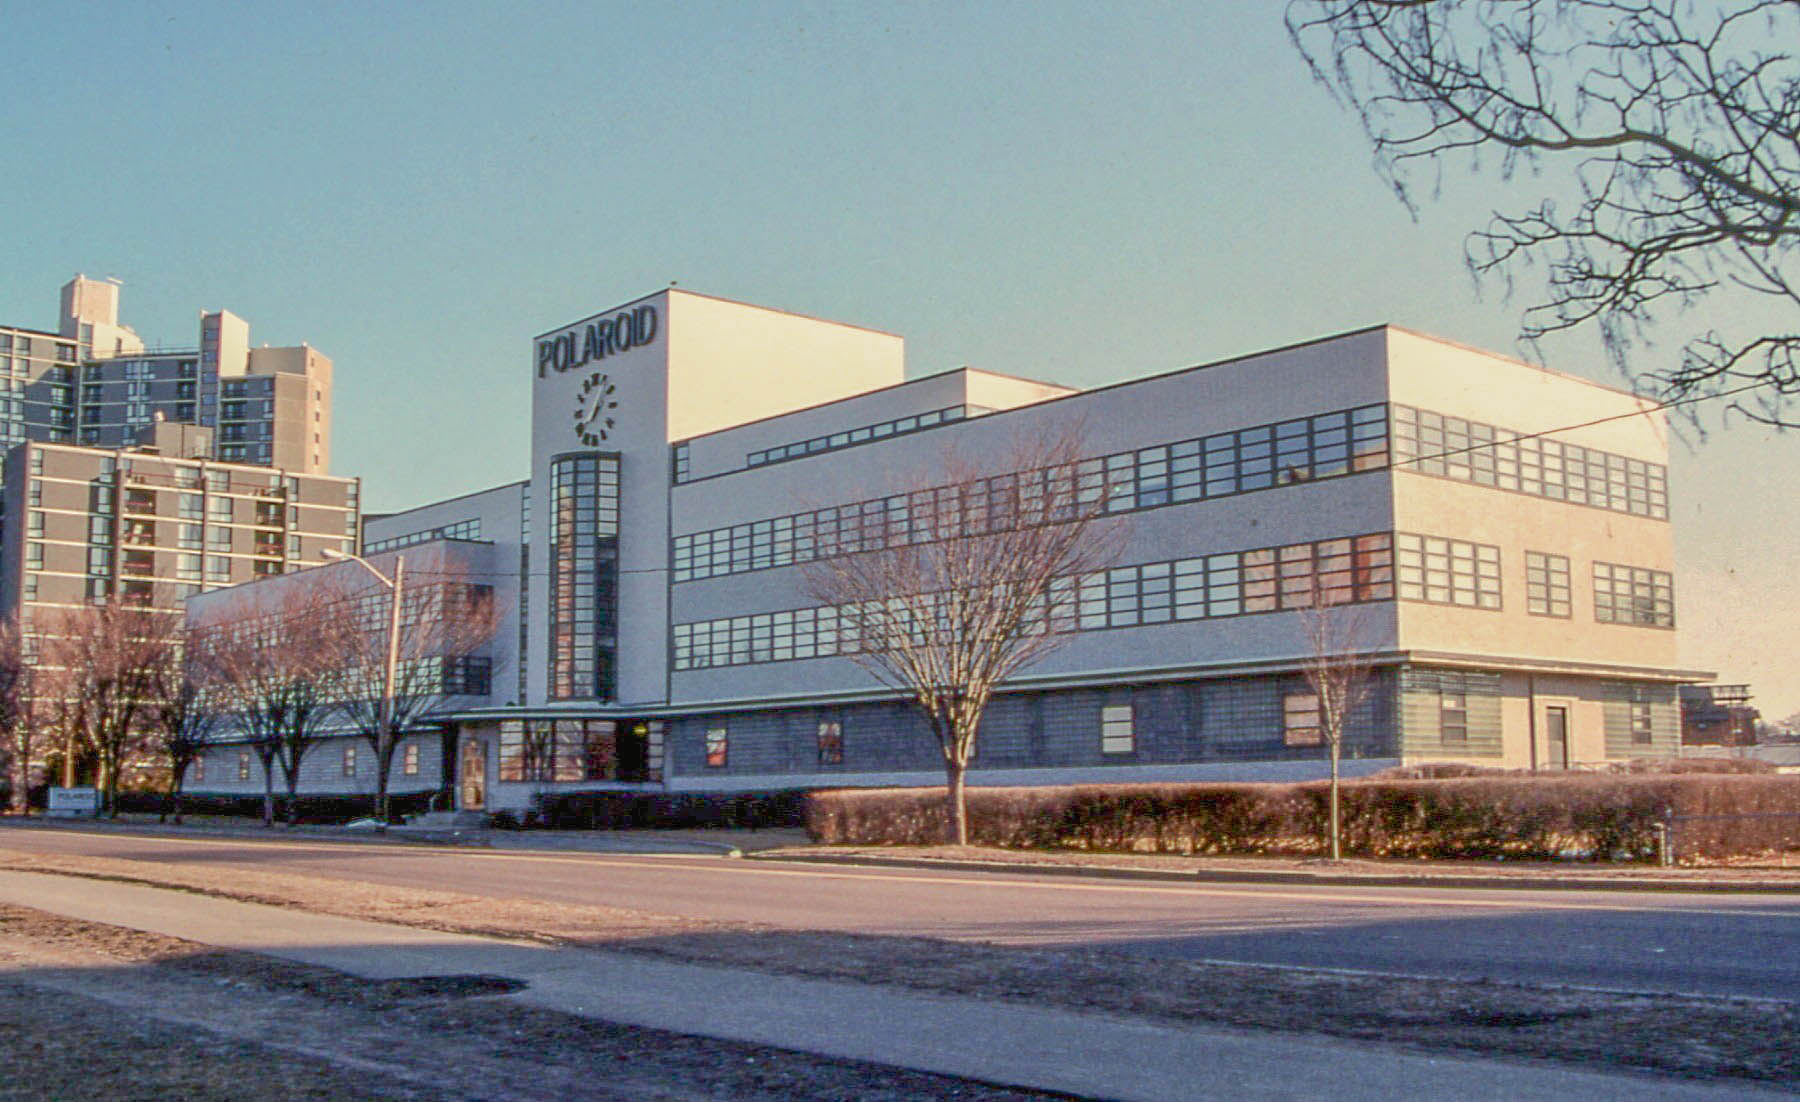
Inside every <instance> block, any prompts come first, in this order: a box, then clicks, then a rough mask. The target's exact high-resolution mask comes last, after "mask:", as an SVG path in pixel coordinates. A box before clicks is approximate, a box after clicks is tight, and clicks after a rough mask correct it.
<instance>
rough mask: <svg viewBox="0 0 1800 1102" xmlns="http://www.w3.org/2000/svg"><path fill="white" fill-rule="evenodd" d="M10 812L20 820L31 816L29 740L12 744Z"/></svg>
mask: <svg viewBox="0 0 1800 1102" xmlns="http://www.w3.org/2000/svg"><path fill="white" fill-rule="evenodd" d="M12 811H13V814H15V815H18V816H20V817H21V818H24V817H27V816H29V815H30V814H31V740H30V739H29V738H25V739H21V740H20V741H18V742H15V743H14V744H13V760H12Z"/></svg>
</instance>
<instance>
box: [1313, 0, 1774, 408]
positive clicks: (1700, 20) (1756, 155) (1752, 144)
mask: <svg viewBox="0 0 1800 1102" xmlns="http://www.w3.org/2000/svg"><path fill="white" fill-rule="evenodd" d="M1287 25H1288V30H1289V33H1290V35H1291V36H1292V37H1293V40H1294V42H1295V44H1296V45H1297V46H1298V48H1299V49H1300V51H1301V52H1302V53H1303V54H1304V55H1305V57H1306V60H1307V62H1308V63H1309V64H1310V66H1311V67H1312V70H1313V73H1314V74H1315V75H1316V76H1317V77H1318V78H1319V79H1320V80H1321V81H1322V82H1324V83H1325V84H1326V85H1327V86H1328V87H1329V88H1331V89H1332V90H1333V92H1334V93H1335V94H1337V95H1339V96H1341V97H1342V98H1343V99H1344V100H1346V101H1347V102H1348V103H1349V104H1350V105H1351V106H1352V107H1353V108H1354V109H1356V110H1357V111H1358V112H1359V114H1360V115H1361V118H1362V122H1363V125H1364V128H1365V130H1366V131H1367V133H1368V135H1369V137H1370V139H1371V140H1372V141H1373V142H1374V147H1375V152H1376V159H1377V164H1378V166H1379V168H1380V170H1381V172H1382V173H1383V175H1384V178H1385V179H1386V180H1387V182H1388V183H1389V184H1390V185H1391V186H1392V187H1393V188H1394V190H1395V191H1396V193H1397V194H1398V195H1399V196H1400V198H1401V199H1402V201H1404V202H1406V203H1407V205H1408V206H1409V207H1411V206H1412V205H1413V194H1414V188H1413V185H1414V183H1415V181H1416V179H1417V177H1418V175H1419V174H1420V173H1421V172H1423V173H1425V174H1426V175H1428V176H1435V178H1437V179H1440V180H1441V178H1442V175H1441V174H1442V171H1443V167H1444V165H1445V163H1446V161H1447V160H1449V159H1451V158H1460V159H1462V160H1465V161H1466V162H1467V163H1469V164H1470V165H1471V166H1472V167H1473V168H1474V170H1475V171H1481V170H1482V169H1484V168H1486V167H1487V164H1486V163H1484V161H1483V157H1484V156H1485V157H1487V158H1489V159H1490V161H1491V162H1492V163H1493V164H1494V166H1495V167H1496V168H1497V169H1498V172H1499V174H1500V175H1501V176H1502V177H1504V178H1511V177H1512V176H1513V175H1514V173H1515V171H1516V170H1517V169H1518V168H1520V167H1529V168H1530V169H1532V170H1533V171H1534V172H1535V171H1537V170H1539V169H1541V168H1543V167H1546V166H1549V165H1551V164H1566V165H1567V167H1568V169H1569V171H1568V173H1567V174H1566V175H1565V176H1560V177H1551V179H1553V180H1562V181H1566V184H1563V185H1558V186H1557V187H1556V188H1555V189H1554V191H1553V193H1552V195H1551V197H1547V198H1545V199H1543V200H1542V201H1541V202H1539V203H1538V205H1537V206H1536V207H1534V208H1532V209H1530V210H1527V211H1524V212H1522V213H1515V214H1495V215H1494V216H1493V218H1492V220H1491V221H1490V222H1489V223H1488V225H1487V226H1486V227H1485V228H1483V229H1481V230H1478V231H1477V232H1475V233H1474V234H1473V235H1472V236H1471V238H1470V240H1469V246H1468V261H1469V264H1470V266H1471V268H1472V269H1473V270H1474V271H1475V272H1476V273H1477V274H1487V273H1501V274H1506V273H1510V272H1511V270H1512V269H1514V268H1515V267H1517V266H1520V265H1524V264H1532V263H1537V262H1541V263H1542V264H1543V265H1544V268H1545V272H1546V274H1547V295H1546V297H1545V299H1544V301H1543V302H1541V303H1540V304H1538V305H1536V306H1534V307H1532V308H1531V309H1529V310H1528V311H1527V312H1526V315H1525V319H1524V326H1523V330H1524V336H1525V338H1526V340H1527V341H1535V340H1536V339H1537V338H1539V337H1541V336H1543V335H1545V334H1548V333H1551V332H1555V331H1558V330H1565V329H1571V328H1574V327H1577V326H1581V325H1584V324H1586V323H1589V322H1592V323H1594V324H1595V325H1596V326H1597V327H1598V329H1599V331H1600V333H1601V335H1602V337H1603V339H1604V341H1605V344H1606V347H1607V349H1608V352H1609V355H1610V356H1611V357H1612V358H1613V360H1614V362H1615V365H1616V366H1617V367H1618V368H1619V369H1620V370H1621V371H1625V372H1627V373H1628V374H1629V373H1630V372H1629V366H1628V364H1627V357H1628V354H1630V353H1632V352H1633V351H1634V346H1635V345H1636V344H1638V343H1640V342H1641V341H1642V340H1643V339H1644V338H1645V336H1646V334H1647V332H1648V330H1649V328H1650V327H1651V325H1652V324H1653V323H1658V322H1661V321H1665V320H1667V319H1666V318H1661V317H1655V316H1653V315H1654V314H1656V312H1657V311H1659V310H1661V308H1663V307H1664V306H1674V307H1677V308H1686V307H1692V306H1697V305H1700V304H1702V303H1707V304H1709V305H1710V309H1709V311H1708V313H1707V315H1706V316H1707V317H1708V318H1714V317H1717V316H1719V315H1720V313H1722V311H1721V310H1719V308H1718V307H1719V305H1720V304H1719V302H1718V300H1717V299H1716V298H1714V297H1713V296H1714V295H1715V294H1716V293H1717V292H1720V291H1722V290H1730V289H1733V288H1739V289H1743V290H1746V291H1748V292H1751V293H1752V294H1756V295H1761V296H1764V299H1763V301H1765V302H1766V303H1768V304H1769V305H1771V306H1772V307H1773V310H1774V313H1773V318H1774V319H1783V318H1791V317H1792V313H1791V312H1792V311H1793V310H1794V309H1795V308H1796V307H1800V286H1797V285H1796V282H1795V279H1796V276H1795V272H1794V270H1793V264H1794V257H1795V249H1796V246H1797V245H1800V58H1797V56H1796V48H1797V47H1800V4H1796V3H1794V2H1793V0H1712V2H1708V3H1693V2H1691V0H1291V2H1290V3H1289V5H1288V10H1287ZM1558 193H1562V194H1568V195H1570V196H1572V198H1573V199H1574V200H1575V201H1574V202H1573V203H1568V204H1559V203H1558V202H1557V198H1556V196H1557V194H1558ZM1775 324H1776V325H1778V326H1784V327H1785V326H1788V325H1791V322H1783V321H1779V320H1777V321H1775ZM1641 377H1642V378H1643V380H1644V382H1646V383H1647V384H1649V385H1650V386H1651V387H1652V388H1654V389H1657V390H1659V391H1660V392H1661V393H1662V394H1663V395H1664V396H1666V397H1668V398H1672V399H1674V398H1683V397H1688V396H1695V397H1697V396H1700V395H1704V394H1709V393H1737V392H1741V391H1744V390H1750V389H1756V390H1757V391H1758V393H1757V395H1756V396H1755V397H1754V398H1750V399H1740V400H1738V401H1735V402H1734V403H1733V406H1734V407H1735V408H1737V409H1738V410H1740V411H1741V412H1743V413H1745V414H1747V415H1748V416H1750V417H1753V418H1756V419H1758V420H1762V421H1767V422H1769V423H1773V424H1782V423H1789V424H1791V423H1793V422H1791V421H1784V413H1783V411H1784V408H1785V407H1784V404H1783V403H1784V399H1785V398H1787V397H1789V396H1792V395H1794V394H1796V393H1800V334H1796V333H1794V332H1792V331H1789V332H1762V333H1755V332H1738V333H1730V334H1727V333H1722V332H1720V331H1718V330H1715V329H1713V328H1710V327H1709V326H1707V325H1701V326H1698V327H1696V328H1695V329H1694V330H1692V331H1691V334H1690V336H1689V337H1688V339H1687V340H1686V342H1685V347H1684V348H1683V350H1682V353H1681V355H1680V358H1679V360H1678V361H1676V362H1674V363H1670V364H1668V365H1667V366H1664V367H1662V368H1660V369H1658V370H1655V371H1651V372H1648V373H1644V374H1643V375H1642V376H1641Z"/></svg>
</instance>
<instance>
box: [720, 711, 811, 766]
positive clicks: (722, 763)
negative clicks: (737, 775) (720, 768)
mask: <svg viewBox="0 0 1800 1102" xmlns="http://www.w3.org/2000/svg"><path fill="white" fill-rule="evenodd" d="M707 764H708V765H711V764H712V762H711V761H708V762H707ZM721 764H723V763H721ZM819 764H820V765H842V764H844V725H843V723H842V722H841V721H839V720H835V719H822V720H820V721H819Z"/></svg>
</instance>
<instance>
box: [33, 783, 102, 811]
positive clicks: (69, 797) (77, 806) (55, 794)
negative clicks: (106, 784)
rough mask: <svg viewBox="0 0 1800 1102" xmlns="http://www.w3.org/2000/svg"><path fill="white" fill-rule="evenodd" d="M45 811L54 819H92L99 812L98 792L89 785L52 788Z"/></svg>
mask: <svg viewBox="0 0 1800 1102" xmlns="http://www.w3.org/2000/svg"><path fill="white" fill-rule="evenodd" d="M46 810H48V811H49V813H50V817H51V818H54V819H75V818H81V817H83V816H88V817H92V816H93V815H95V814H97V813H98V812H99V810H100V790H99V789H98V788H94V787H92V786H91V785H90V786H87V787H83V788H52V789H51V790H50V799H49V802H48V805H47V807H46Z"/></svg>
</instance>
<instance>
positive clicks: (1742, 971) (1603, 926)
mask: <svg viewBox="0 0 1800 1102" xmlns="http://www.w3.org/2000/svg"><path fill="white" fill-rule="evenodd" d="M0 847H4V848H7V849H15V850H29V851H36V852H41V853H64V854H87V855H91V856H103V857H114V858H122V859H128V860H138V861H150V862H158V861H164V862H169V861H173V862H184V863H207V864H217V865H218V866H219V867H220V869H221V870H222V871H223V870H225V869H229V868H231V867H233V866H240V865H254V866H257V867H260V868H263V869H267V870H270V871H283V872H292V873H299V874H305V875H308V876H320V877H330V878H339V879H344V880H354V881H359V882H363V883H372V884H390V885H396V886H404V887H417V888H432V889H442V890H453V891H460V892H467V893H470V894H478V895H490V896H496V897H512V898H536V899H546V900H556V901H561V902H569V903H593V904H605V905H610V906H616V907H629V908H634V909H637V910H643V911H653V912H658V913H663V914H678V915H686V916H691V917H697V918H707V919H721V920H733V921H746V922H758V923H766V924H769V925H774V926H780V927H787V928H794V929H830V930H847V931H855V932H862V933H877V934H901V935H922V936H928V937H949V938H959V939H968V940H975V941H989V942H996V943H1002V944H1015V945H1037V946H1059V945H1085V944H1105V945H1106V946H1108V947H1110V948H1112V949H1116V950H1122V951H1126V952H1132V953H1142V954H1147V955H1152V956H1169V957H1185V958H1204V959H1211V960H1226V961H1239V962H1250V963H1264V964H1285V965H1302V966H1310V967H1327V968H1344V969H1366V970H1374V971H1389V972H1405V973H1414V974H1426V975H1443V976H1455V977H1463V978H1472V979H1478V978H1490V979H1496V980H1509V981H1519V982H1529V983H1560V984H1579V985H1587V986H1594V987H1606V988H1617V989H1629V990H1642V991H1657V992H1661V991H1680V992H1704V993H1708V994H1723V995H1738V996H1750V997H1760V998H1778V999H1789V1000H1796V999H1800V896H1795V895H1777V894H1769V895H1736V894H1733V895H1718V894H1703V893H1693V894H1687V893H1672V892H1654V893H1650V892H1646V893H1630V892H1612V891H1594V892H1586V891H1573V890H1565V891H1553V892H1545V891H1536V892H1532V891H1495V890H1471V889H1455V888H1442V889H1422V888H1412V887H1406V888H1384V887H1367V888H1363V887H1356V888H1345V887H1309V886H1289V885H1281V886H1265V885H1248V884H1246V885H1219V884H1206V885H1199V884H1196V885H1192V886H1190V885H1186V884H1177V883H1144V882H1133V881H1118V880H1107V879H1101V878H1092V879H1089V878H1082V877H1070V876H1033V875H1030V874H1019V875H1012V874H1007V875H998V874H985V873H983V874H969V873H958V872H948V871H946V872H936V871H931V870H911V869H905V870H901V869H868V868H860V869H859V868H848V867H830V868H821V867H819V866H816V865H798V864H779V863H774V862H762V861H751V860H736V859H726V858H706V857H659V856H640V855H629V856H626V855H587V854H565V853H520V852H499V851H474V850H459V849H424V848H411V847H396V846H379V845H367V844H357V843H333V842H321V841H317V840H313V839H307V840H295V841H291V842H290V841H268V842H264V841H261V840H255V841H244V840H235V839H234V840H213V839H203V838H193V837H179V838H172V837H166V836H144V835H139V836H132V835H123V834H114V833H110V832H108V833H100V832H93V833H89V832H80V831H73V830H47V829H37V828H21V829H7V830H4V831H0Z"/></svg>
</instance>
